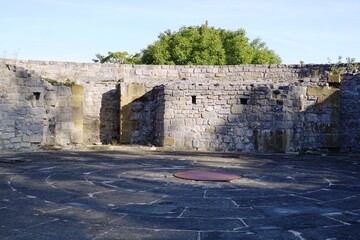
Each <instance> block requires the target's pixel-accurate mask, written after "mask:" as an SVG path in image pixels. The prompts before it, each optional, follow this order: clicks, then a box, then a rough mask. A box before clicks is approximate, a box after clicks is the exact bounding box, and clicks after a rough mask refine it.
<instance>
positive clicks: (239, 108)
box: [230, 105, 244, 115]
mask: <svg viewBox="0 0 360 240" xmlns="http://www.w3.org/2000/svg"><path fill="white" fill-rule="evenodd" d="M243 109H244V106H242V105H233V106H231V109H230V112H231V114H235V115H238V114H241V113H242V112H243Z"/></svg>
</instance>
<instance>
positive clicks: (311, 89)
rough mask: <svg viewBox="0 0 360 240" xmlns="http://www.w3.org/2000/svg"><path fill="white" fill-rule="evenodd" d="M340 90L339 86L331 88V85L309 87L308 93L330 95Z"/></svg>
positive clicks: (309, 94) (310, 94)
mask: <svg viewBox="0 0 360 240" xmlns="http://www.w3.org/2000/svg"><path fill="white" fill-rule="evenodd" d="M337 91H339V89H337V88H329V87H314V86H311V87H308V89H307V95H308V96H316V97H319V96H325V97H326V96H327V97H328V96H330V95H332V94H334V93H335V92H337Z"/></svg>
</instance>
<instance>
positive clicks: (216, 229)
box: [0, 148, 360, 240]
mask: <svg viewBox="0 0 360 240" xmlns="http://www.w3.org/2000/svg"><path fill="white" fill-rule="evenodd" d="M190 169H195V170H199V169H205V170H221V171H225V172H229V173H232V174H237V175H241V176H242V178H240V179H237V180H233V181H231V182H201V181H189V180H184V179H178V178H175V177H174V176H173V174H174V173H176V172H178V171H186V170H190ZM359 198H360V159H359V158H358V157H357V156H318V155H304V156H299V155H281V154H273V155H271V154H264V155H259V154H258V155H255V154H252V155H249V154H234V153H228V154H226V153H207V152H166V151H148V150H146V149H143V148H134V149H133V148H119V149H117V150H111V151H110V150H107V151H85V150H82V151H79V150H78V151H70V150H68V151H43V152H32V153H0V239H7V240H9V239H40V240H43V239H92V240H95V239H194V240H204V239H297V240H303V239H324V240H325V239H327V240H330V239H331V240H335V239H359V236H360V199H359Z"/></svg>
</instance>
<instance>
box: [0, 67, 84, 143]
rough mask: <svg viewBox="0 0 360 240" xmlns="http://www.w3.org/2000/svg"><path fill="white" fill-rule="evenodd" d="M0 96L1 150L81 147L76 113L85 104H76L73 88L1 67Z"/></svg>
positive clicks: (19, 69) (23, 71)
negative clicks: (55, 146)
mask: <svg viewBox="0 0 360 240" xmlns="http://www.w3.org/2000/svg"><path fill="white" fill-rule="evenodd" d="M74 87H75V86H74ZM79 87H80V88H82V87H81V86H79ZM0 92H1V97H0V117H1V121H0V149H6V150H18V149H32V148H37V147H39V146H40V145H66V144H70V143H73V144H74V143H81V142H79V141H78V140H77V139H76V135H77V133H76V131H77V130H78V129H77V126H76V125H75V124H76V122H77V121H76V119H77V116H76V114H77V112H76V110H75V109H76V108H78V109H79V108H81V105H82V101H80V102H79V101H78V102H77V103H75V101H74V97H75V96H74V95H73V94H72V91H71V87H69V86H65V85H61V84H59V85H57V86H54V85H52V84H50V83H48V82H47V81H44V80H42V79H41V78H40V77H39V76H37V75H34V74H30V73H29V72H28V71H27V70H26V69H24V68H22V67H16V66H14V65H5V64H1V65H0ZM80 112H81V110H80Z"/></svg>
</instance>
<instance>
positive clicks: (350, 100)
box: [339, 74, 360, 152]
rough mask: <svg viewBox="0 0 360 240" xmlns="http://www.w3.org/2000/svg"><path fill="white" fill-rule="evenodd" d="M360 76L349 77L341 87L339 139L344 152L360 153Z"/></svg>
mask: <svg viewBox="0 0 360 240" xmlns="http://www.w3.org/2000/svg"><path fill="white" fill-rule="evenodd" d="M359 103H360V75H359V74H358V75H350V76H347V77H346V78H345V79H344V80H343V81H342V82H341V85H340V117H339V118H340V124H339V138H340V144H341V150H342V151H343V152H360V104H359Z"/></svg>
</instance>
